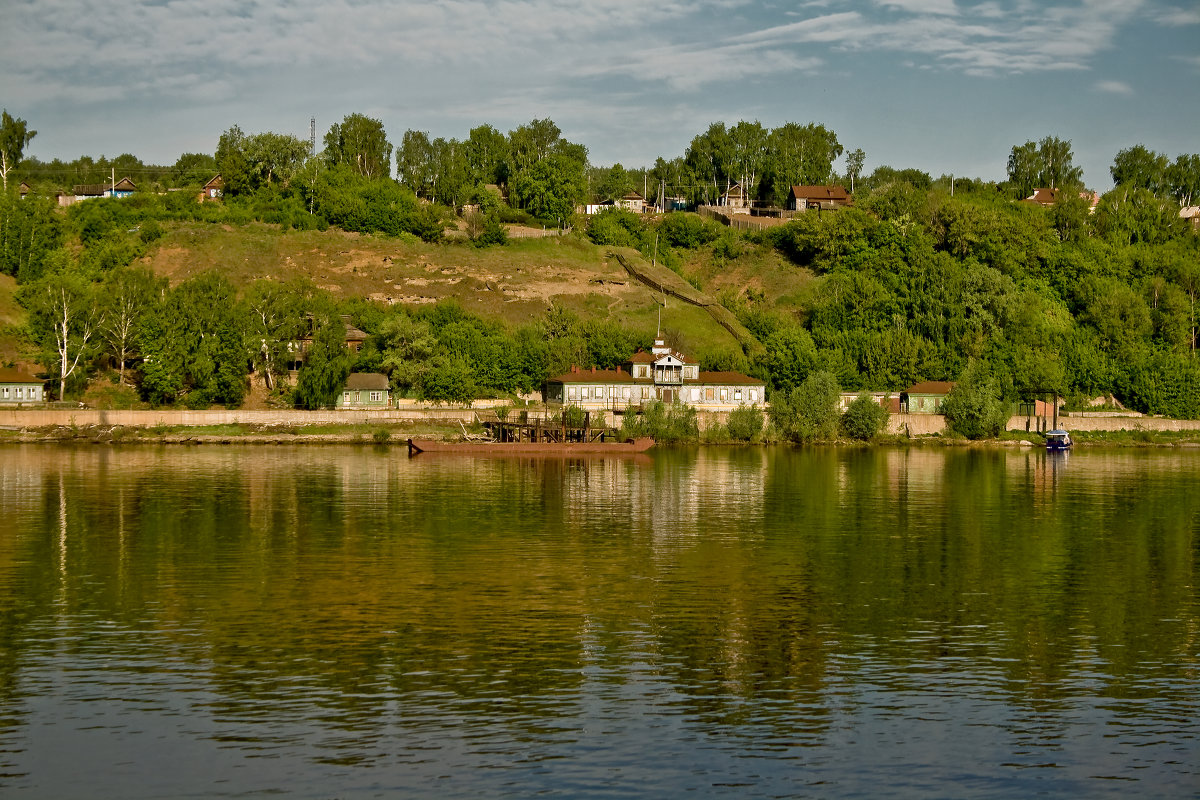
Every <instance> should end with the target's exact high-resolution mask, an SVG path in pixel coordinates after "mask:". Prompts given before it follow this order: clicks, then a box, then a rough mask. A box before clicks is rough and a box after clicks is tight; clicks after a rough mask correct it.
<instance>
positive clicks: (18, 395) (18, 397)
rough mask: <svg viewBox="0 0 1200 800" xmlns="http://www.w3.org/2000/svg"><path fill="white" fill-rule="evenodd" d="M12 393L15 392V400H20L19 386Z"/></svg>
mask: <svg viewBox="0 0 1200 800" xmlns="http://www.w3.org/2000/svg"><path fill="white" fill-rule="evenodd" d="M13 391H14V392H16V395H17V399H18V400H20V399H21V387H20V386H18V387H17V388H16V389H14V390H13Z"/></svg>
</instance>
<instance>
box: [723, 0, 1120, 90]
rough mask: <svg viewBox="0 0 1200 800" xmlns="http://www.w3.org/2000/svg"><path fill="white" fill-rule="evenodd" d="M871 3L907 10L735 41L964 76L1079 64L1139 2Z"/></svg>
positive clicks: (796, 25) (849, 15)
mask: <svg viewBox="0 0 1200 800" xmlns="http://www.w3.org/2000/svg"><path fill="white" fill-rule="evenodd" d="M877 2H878V3H880V4H881V5H886V6H888V7H892V8H898V9H902V10H903V11H905V12H908V13H907V14H902V15H901V16H899V17H898V18H896V19H889V20H884V19H875V18H872V17H869V16H867V15H864V14H863V13H860V12H858V11H843V12H840V13H835V14H826V15H822V16H815V17H810V18H808V19H804V20H800V21H798V22H791V23H787V24H784V25H777V26H773V27H767V28H763V29H761V30H758V31H754V32H751V33H746V34H742V35H741V36H739V37H737V39H736V40H737V41H742V42H756V43H759V44H764V45H765V44H770V45H772V46H775V47H783V46H785V45H787V44H791V45H793V46H796V47H801V46H808V45H812V44H826V45H830V46H833V47H834V48H836V49H840V50H846V51H855V52H868V51H876V52H877V51H894V52H898V53H903V54H906V55H910V56H912V57H914V59H916V60H915V61H914V64H915V65H916V66H923V65H928V64H930V63H932V64H935V65H941V66H942V67H943V68H946V69H954V70H960V71H963V72H966V73H967V74H972V75H999V74H1022V73H1031V72H1048V71H1062V70H1085V69H1089V68H1090V66H1091V62H1092V59H1094V58H1095V57H1096V56H1097V55H1098V54H1099V53H1101V52H1103V51H1105V50H1107V49H1109V48H1110V47H1112V44H1113V41H1114V39H1115V36H1116V33H1117V31H1118V30H1119V29H1120V28H1121V26H1122V25H1123V24H1124V23H1126V22H1127V21H1129V20H1130V19H1132V18H1133V17H1134V15H1135V14H1136V13H1137V12H1138V9H1139V7H1140V6H1141V5H1142V0H1088V2H1085V4H1084V5H1082V6H1075V5H1071V6H1062V5H1058V6H1055V5H1034V4H1031V3H1025V2H1023V0H1022V1H1021V2H1018V3H1017V4H1016V5H1012V4H1010V5H1008V6H1002V5H1000V3H998V2H985V3H981V4H979V5H977V6H973V7H964V8H963V9H962V10H961V11H960V10H958V9H957V7H956V6H954V4H953V3H941V2H938V1H937V0H903V1H901V0H877ZM939 10H940V11H941V13H940V14H939V13H938V11H939ZM922 60H923V61H922Z"/></svg>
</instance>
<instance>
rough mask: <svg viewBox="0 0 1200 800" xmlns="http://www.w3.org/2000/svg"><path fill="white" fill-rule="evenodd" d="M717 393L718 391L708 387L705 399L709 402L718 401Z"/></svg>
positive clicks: (705, 390)
mask: <svg viewBox="0 0 1200 800" xmlns="http://www.w3.org/2000/svg"><path fill="white" fill-rule="evenodd" d="M715 392H716V390H715V389H713V388H712V387H711V386H709V387H706V388H705V389H704V399H705V400H708V401H709V402H711V401H713V400H715V399H717V395H716V394H715Z"/></svg>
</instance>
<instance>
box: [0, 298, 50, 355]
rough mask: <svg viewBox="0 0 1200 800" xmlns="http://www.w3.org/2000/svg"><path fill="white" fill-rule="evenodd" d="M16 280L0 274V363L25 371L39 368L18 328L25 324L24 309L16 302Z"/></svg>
mask: <svg viewBox="0 0 1200 800" xmlns="http://www.w3.org/2000/svg"><path fill="white" fill-rule="evenodd" d="M16 295H17V282H16V280H14V279H13V278H11V277H9V276H8V275H0V365H2V366H7V365H8V364H10V363H11V364H15V365H16V366H17V367H19V368H20V369H23V370H25V371H26V372H31V373H32V372H34V371H35V370H38V369H40V367H38V366H37V365H36V364H34V362H33V361H32V360H31V359H30V357H29V355H30V354H29V353H28V347H27V345H26V344H25V342H24V340H23V338H22V336H21V334H20V329H21V328H22V327H24V325H25V309H23V308H21V306H20V305H18V304H17V297H16Z"/></svg>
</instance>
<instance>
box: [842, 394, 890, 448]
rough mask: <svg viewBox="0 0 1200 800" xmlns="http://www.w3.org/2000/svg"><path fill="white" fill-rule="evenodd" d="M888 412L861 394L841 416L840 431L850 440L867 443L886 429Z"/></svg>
mask: <svg viewBox="0 0 1200 800" xmlns="http://www.w3.org/2000/svg"><path fill="white" fill-rule="evenodd" d="M888 416H889V414H888V410H887V409H886V408H884V407H883V406H882V405H880V404H879V402H878V401H877V400H876V399H875V398H874V397H872V396H871V395H869V394H867V393H866V392H862V393H861V394H859V396H858V397H856V398H854V400H853V402H851V403H850V406H849V407H848V408H847V409H846V413H845V414H843V415H842V430H844V431H845V432H846V435H847V436H849V437H850V438H851V439H859V440H861V441H864V442H868V441H870V440H871V439H874V438H875V437H876V436H878V435H879V434H880V433H881V432H882V431H883V430H884V429H886V428H887V423H888Z"/></svg>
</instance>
